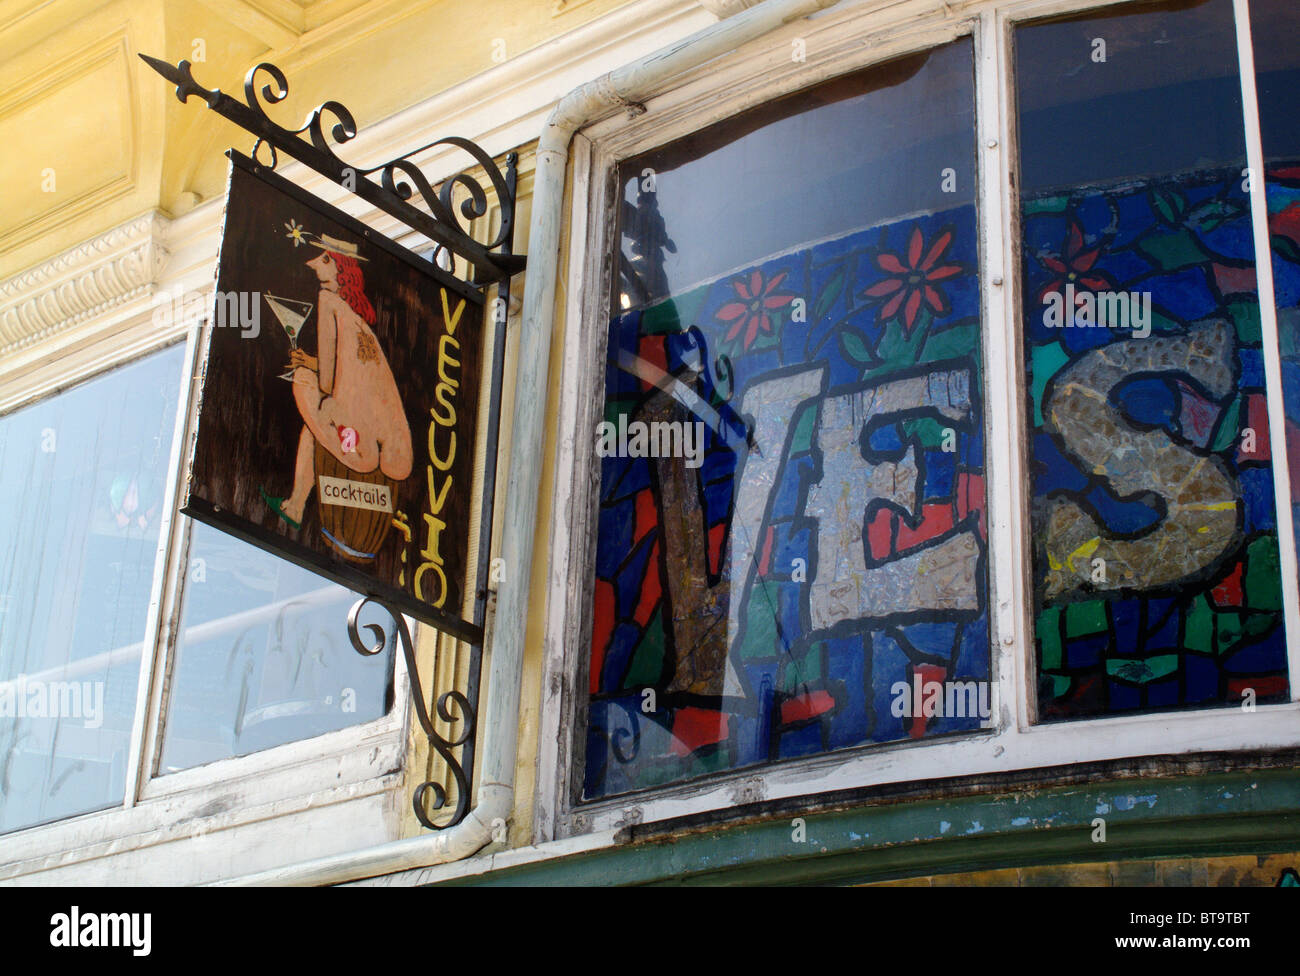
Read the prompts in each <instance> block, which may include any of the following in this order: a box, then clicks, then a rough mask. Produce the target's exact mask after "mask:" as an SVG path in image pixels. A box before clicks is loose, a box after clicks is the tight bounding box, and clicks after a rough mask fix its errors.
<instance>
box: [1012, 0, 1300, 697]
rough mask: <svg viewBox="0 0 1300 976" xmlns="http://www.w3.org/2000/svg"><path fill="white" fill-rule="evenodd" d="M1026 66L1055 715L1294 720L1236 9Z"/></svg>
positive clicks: (1091, 27) (1116, 18)
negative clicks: (1221, 708)
mask: <svg viewBox="0 0 1300 976" xmlns="http://www.w3.org/2000/svg"><path fill="white" fill-rule="evenodd" d="M1015 48H1016V72H1017V74H1016V86H1017V99H1018V112H1019V115H1018V122H1019V132H1020V149H1021V155H1020V161H1019V162H1020V181H1019V187H1020V194H1021V196H1020V213H1021V224H1022V289H1021V293H1022V294H1021V300H1022V307H1023V314H1024V337H1025V344H1024V354H1025V369H1026V383H1027V392H1028V397H1027V400H1028V409H1029V416H1028V423H1029V452H1030V481H1031V486H1032V499H1031V504H1032V526H1033V574H1034V600H1035V611H1036V627H1035V630H1036V635H1035V648H1036V658H1037V665H1038V710H1039V716H1040V718H1042V719H1048V720H1050V719H1059V718H1070V717H1081V716H1093V715H1105V714H1113V713H1118V712H1127V711H1135V710H1154V709H1162V708H1174V707H1190V706H1204V705H1211V704H1240V703H1241V702H1242V700H1243V697H1251V696H1254V698H1255V699H1256V700H1258V701H1277V700H1283V699H1285V697H1286V693H1287V673H1286V644H1285V638H1284V634H1283V627H1282V602H1281V586H1280V577H1279V565H1278V563H1279V556H1278V540H1277V522H1276V516H1275V508H1274V496H1273V475H1272V465H1273V458H1272V456H1271V451H1270V442H1269V433H1268V417H1267V412H1266V409H1265V404H1266V400H1265V389H1264V387H1265V379H1264V350H1263V343H1262V341H1261V330H1260V316H1259V302H1258V297H1257V294H1256V281H1255V251H1254V245H1253V243H1252V230H1251V217H1250V206H1249V184H1248V182H1247V177H1248V175H1249V174H1248V173H1247V172H1246V150H1245V135H1244V133H1245V126H1244V123H1243V115H1242V102H1241V88H1240V79H1239V75H1238V68H1237V53H1236V39H1235V33H1234V27H1233V11H1232V3H1231V0H1197V2H1178V3H1159V4H1132V5H1125V6H1123V7H1119V8H1110V9H1106V10H1104V11H1102V12H1100V13H1098V14H1094V15H1089V16H1085V17H1075V18H1071V19H1066V20H1057V21H1051V22H1045V23H1032V24H1028V25H1025V26H1022V27H1020V28H1018V29H1017V31H1016V37H1015Z"/></svg>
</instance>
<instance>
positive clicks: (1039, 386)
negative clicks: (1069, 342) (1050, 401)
mask: <svg viewBox="0 0 1300 976" xmlns="http://www.w3.org/2000/svg"><path fill="white" fill-rule="evenodd" d="M1069 361H1070V354H1069V353H1068V352H1066V351H1065V347H1064V346H1062V345H1061V344H1060V343H1059V342H1049V343H1047V344H1046V345H1043V346H1035V347H1034V348H1033V351H1032V352H1031V353H1030V356H1029V368H1030V375H1031V378H1032V380H1033V382H1032V383H1031V384H1030V392H1031V393H1032V395H1033V399H1034V426H1035V427H1042V426H1043V391H1044V390H1045V389H1046V388H1047V381H1048V380H1050V379H1051V378H1052V377H1053V376H1055V375H1056V374H1057V373H1058V372H1059V371H1060V369H1061V367H1062V366H1064V365H1065V364H1066V363H1068V362H1069Z"/></svg>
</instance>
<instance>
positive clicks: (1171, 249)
mask: <svg viewBox="0 0 1300 976" xmlns="http://www.w3.org/2000/svg"><path fill="white" fill-rule="evenodd" d="M1139 249H1140V250H1141V251H1142V253H1144V254H1145V255H1147V257H1149V258H1150V259H1151V260H1152V261H1154V262H1155V263H1156V264H1158V265H1159V266H1160V267H1162V268H1164V269H1165V270H1166V271H1170V270H1173V269H1175V268H1186V267H1190V266H1191V265H1194V264H1203V263H1204V262H1205V261H1206V260H1207V258H1208V255H1207V254H1206V253H1205V251H1204V249H1203V248H1202V247H1201V245H1200V242H1199V241H1197V239H1196V237H1195V236H1194V235H1193V234H1192V232H1191V231H1188V230H1178V231H1175V232H1173V233H1170V234H1152V235H1151V236H1150V237H1147V238H1146V239H1144V240H1143V241H1142V243H1141V244H1140V245H1139Z"/></svg>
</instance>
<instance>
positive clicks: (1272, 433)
mask: <svg viewBox="0 0 1300 976" xmlns="http://www.w3.org/2000/svg"><path fill="white" fill-rule="evenodd" d="M1232 9H1233V12H1234V13H1235V14H1236V22H1237V59H1238V65H1237V68H1238V72H1239V74H1240V75H1241V107H1242V113H1243V115H1244V116H1245V120H1244V121H1245V126H1246V165H1247V166H1248V167H1249V169H1250V174H1251V179H1250V215H1251V223H1252V225H1253V229H1254V232H1255V282H1256V288H1257V290H1258V293H1259V325H1260V333H1261V334H1262V337H1263V340H1264V385H1265V389H1266V390H1267V396H1266V397H1265V403H1266V404H1267V407H1268V432H1269V442H1270V447H1271V450H1272V457H1273V463H1272V466H1271V467H1272V473H1273V499H1274V507H1275V508H1276V510H1277V538H1278V549H1279V551H1280V556H1281V563H1282V566H1281V568H1282V579H1283V580H1284V581H1285V580H1292V581H1295V580H1296V579H1297V569H1296V541H1295V525H1294V520H1293V518H1292V512H1291V471H1290V468H1289V467H1288V465H1287V460H1288V458H1289V454H1288V452H1287V444H1286V401H1285V399H1284V394H1283V391H1282V347H1281V344H1280V343H1281V339H1280V338H1279V335H1278V325H1277V293H1276V291H1275V290H1274V287H1273V245H1272V243H1271V242H1270V240H1269V232H1268V196H1267V194H1268V181H1267V178H1266V174H1265V166H1264V140H1263V134H1262V133H1261V132H1260V123H1259V94H1258V92H1257V90H1256V87H1255V48H1254V45H1253V43H1252V41H1251V23H1250V10H1249V8H1248V6H1247V4H1246V0H1232ZM1296 476H1297V477H1300V471H1298V472H1296ZM1282 609H1283V612H1284V613H1285V615H1286V632H1287V634H1289V635H1290V636H1291V638H1292V639H1291V640H1289V641H1287V658H1288V663H1289V665H1290V671H1291V700H1292V701H1300V680H1297V679H1298V678H1300V586H1297V585H1296V584H1295V582H1292V584H1291V585H1289V586H1288V585H1285V583H1284V584H1283V586H1282Z"/></svg>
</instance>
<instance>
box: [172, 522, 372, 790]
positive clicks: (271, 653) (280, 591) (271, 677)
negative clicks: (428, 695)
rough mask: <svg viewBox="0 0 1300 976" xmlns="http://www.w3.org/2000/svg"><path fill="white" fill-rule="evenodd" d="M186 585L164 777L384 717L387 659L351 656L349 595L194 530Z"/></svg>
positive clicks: (198, 526) (221, 536)
mask: <svg viewBox="0 0 1300 976" xmlns="http://www.w3.org/2000/svg"><path fill="white" fill-rule="evenodd" d="M184 585H185V591H184V604H183V611H182V614H181V623H180V636H179V639H178V640H177V642H176V652H175V662H174V664H173V667H172V675H171V685H170V696H169V703H168V709H167V724H166V731H165V734H164V737H163V749H162V760H161V765H160V772H162V773H167V772H174V771H176V770H178V769H186V768H188V767H191V766H197V765H200V764H202V763H208V762H212V761H214V760H217V759H225V758H228V757H230V756H242V755H246V754H248V753H251V752H256V751H258V750H261V749H269V748H270V747H272V746H277V745H281V744H283V743H286V742H295V741H298V740H300V739H306V738H310V737H312V736H316V735H321V734H323V733H325V732H331V731H334V730H335V729H342V728H346V727H348V726H350V725H357V724H359V723H362V722H368V721H371V720H372V719H376V718H379V717H381V716H383V715H385V714H387V712H388V709H389V706H390V705H391V694H392V692H391V688H392V668H393V648H392V646H391V645H390V647H389V648H388V649H387V650H386V651H385V652H384V653H382V654H378V655H376V656H374V657H363V656H362V655H360V654H358V653H357V652H356V651H355V650H354V649H353V647H352V645H351V643H350V642H349V640H348V634H347V618H348V612H349V610H351V608H352V605H353V604H354V603H356V602H357V600H358V599H359V598H358V596H357V595H356V594H355V593H353V592H351V591H350V590H347V589H345V588H343V587H341V586H338V585H337V584H334V583H331V582H329V581H327V580H325V579H322V578H321V577H319V576H317V575H315V574H314V573H311V572H308V571H307V570H305V569H300V568H298V567H297V566H295V565H293V564H292V563H290V562H287V561H285V560H283V559H280V558H277V557H275V556H272V555H270V554H268V553H265V552H263V551H261V550H260V549H256V548H254V547H252V546H250V545H248V544H247V543H244V542H241V541H240V540H238V539H236V538H234V537H233V536H229V535H226V534H225V533H223V532H219V531H217V530H216V529H213V528H211V527H209V526H207V525H203V524H202V523H198V522H196V523H194V524H193V525H192V527H191V534H190V547H189V572H188V574H187V576H186V580H185V584H184ZM367 619H368V618H367ZM377 622H378V623H379V624H380V625H381V626H383V627H384V631H385V633H387V634H388V635H390V637H392V636H394V635H395V628H394V627H393V625H392V623H391V621H385V620H378V621H377ZM367 633H368V632H367V631H365V630H364V629H363V630H362V634H363V635H366V634H367Z"/></svg>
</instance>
